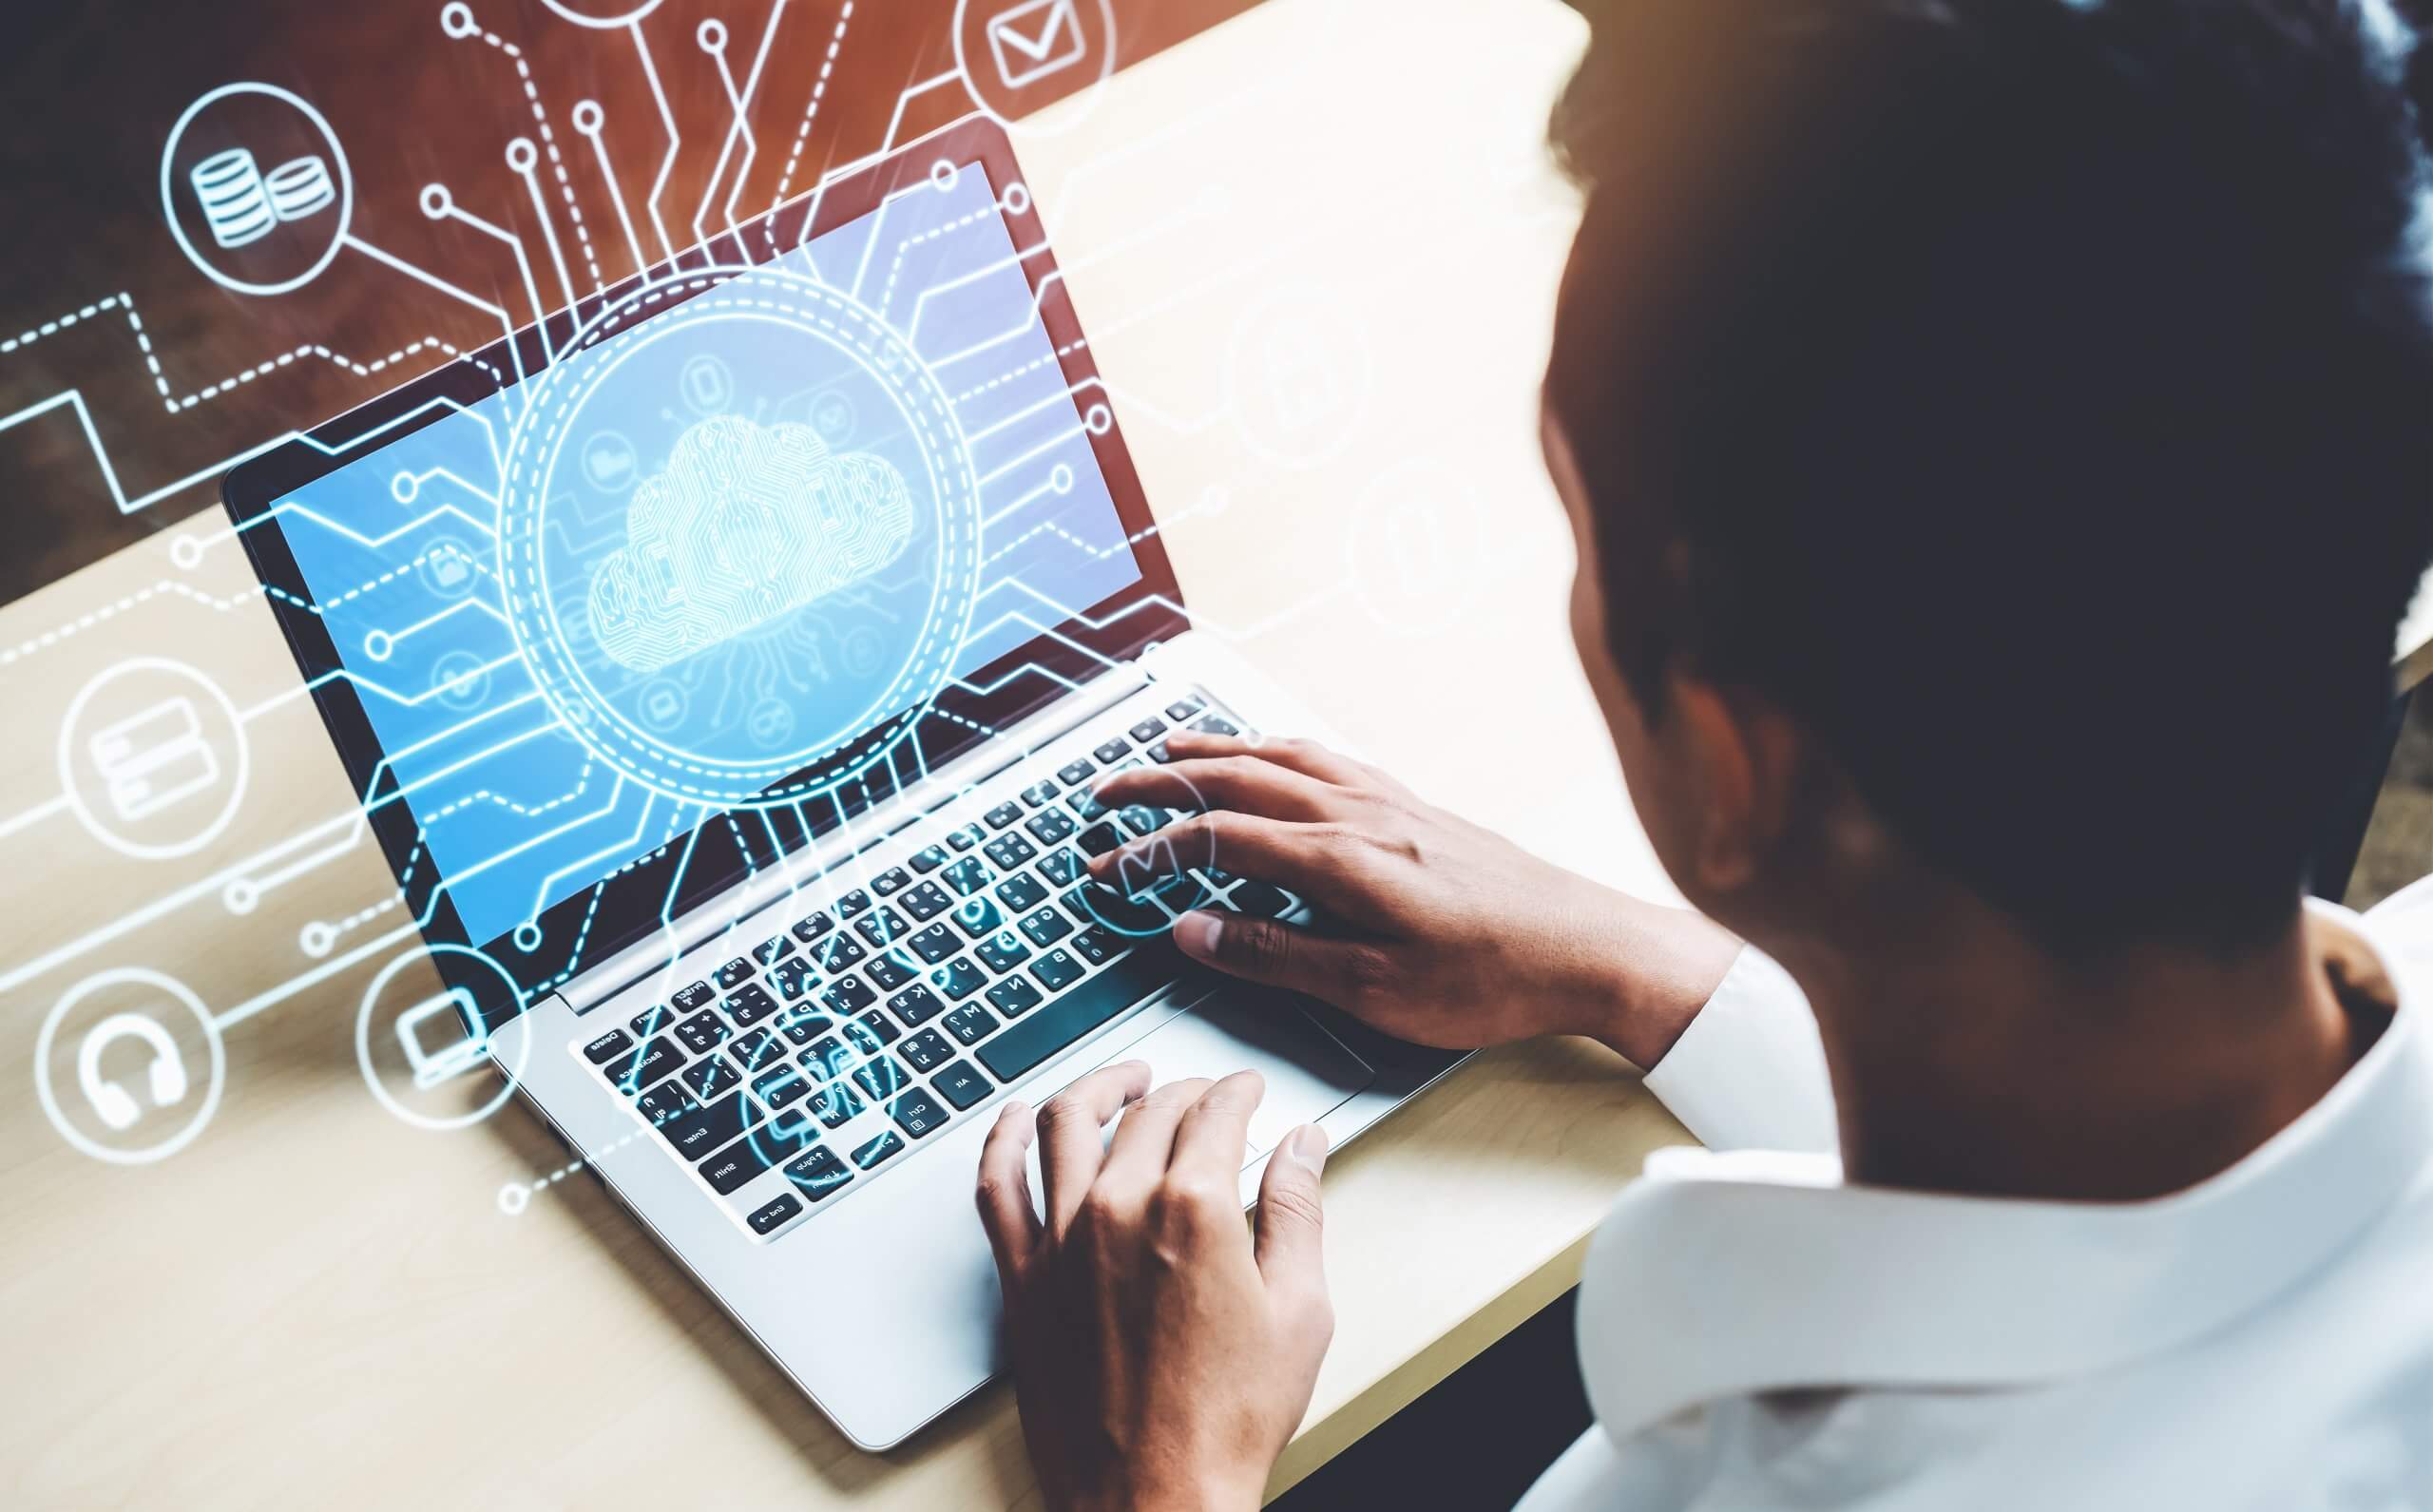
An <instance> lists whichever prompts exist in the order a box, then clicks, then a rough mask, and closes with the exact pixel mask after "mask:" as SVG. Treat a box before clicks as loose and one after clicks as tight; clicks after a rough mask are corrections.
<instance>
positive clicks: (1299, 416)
mask: <svg viewBox="0 0 2433 1512" xmlns="http://www.w3.org/2000/svg"><path fill="white" fill-rule="evenodd" d="M1345 308H1346V301H1345V300H1344V299H1342V298H1340V297H1335V296H1332V295H1330V294H1328V293H1327V292H1326V291H1325V290H1323V289H1320V288H1318V287H1317V286H1316V285H1314V284H1288V285H1285V286H1283V287H1281V288H1277V289H1273V290H1270V291H1269V292H1268V293H1267V294H1265V295H1264V296H1262V297H1259V298H1257V299H1255V300H1254V301H1252V302H1251V303H1250V304H1249V305H1247V306H1245V307H1244V309H1243V310H1242V312H1241V314H1240V315H1239V316H1237V317H1236V319H1235V322H1234V330H1233V334H1232V335H1231V337H1230V338H1229V339H1228V340H1227V342H1226V346H1225V397H1226V409H1227V410H1228V411H1230V412H1231V413H1232V415H1233V417H1234V428H1235V430H1236V432H1237V433H1238V434H1239V435H1240V436H1241V440H1242V445H1243V446H1244V447H1246V448H1247V449H1249V450H1250V451H1251V453H1252V454H1253V455H1255V456H1256V457H1258V458H1259V459H1260V460H1261V461H1264V462H1268V463H1271V464H1273V465H1274V466H1277V467H1283V468H1295V469H1298V468H1313V467H1316V466H1317V465H1318V464H1320V463H1322V462H1326V461H1328V460H1330V459H1331V458H1332V457H1334V456H1336V455H1337V454H1339V453H1340V452H1342V451H1343V450H1344V449H1345V448H1347V447H1349V446H1351V442H1352V438H1353V437H1354V436H1355V435H1356V434H1357V433H1358V432H1359V430H1360V427H1361V426H1362V424H1363V423H1364V422H1365V421H1366V420H1367V419H1368V415H1369V405H1370V399H1371V398H1372V397H1373V395H1374V392H1375V390H1376V376H1377V374H1376V366H1377V365H1376V356H1375V354H1374V353H1373V352H1372V351H1371V350H1370V345H1369V335H1368V332H1367V331H1365V330H1364V329H1363V328H1362V327H1361V326H1360V325H1358V324H1357V323H1355V322H1354V321H1353V320H1352V319H1351V317H1350V316H1347V315H1346V314H1345V313H1344V312H1345Z"/></svg>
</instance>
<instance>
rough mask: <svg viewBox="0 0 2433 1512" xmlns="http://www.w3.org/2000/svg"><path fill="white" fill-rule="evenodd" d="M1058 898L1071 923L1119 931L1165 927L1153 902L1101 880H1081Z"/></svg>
mask: <svg viewBox="0 0 2433 1512" xmlns="http://www.w3.org/2000/svg"><path fill="white" fill-rule="evenodd" d="M1059 901H1060V902H1062V903H1063V905H1064V908H1065V910H1066V911H1067V912H1069V913H1071V914H1072V915H1073V918H1074V920H1075V922H1077V923H1082V924H1102V925H1105V926H1106V927H1107V928H1110V929H1113V930H1115V931H1116V932H1117V933H1119V934H1152V933H1155V932H1156V931H1158V930H1159V929H1162V928H1165V927H1166V916H1165V915H1164V914H1163V913H1160V912H1159V910H1158V909H1157V907H1156V906H1155V905H1153V904H1150V903H1147V902H1144V901H1143V900H1141V899H1139V898H1128V897H1125V896H1124V895H1123V894H1122V893H1121V892H1118V891H1117V890H1115V889H1113V888H1111V887H1108V886H1107V885H1106V884H1105V883H1103V882H1090V883H1085V884H1083V885H1082V887H1081V888H1080V889H1079V890H1075V891H1072V892H1067V893H1066V894H1064V896H1063V898H1062V899H1060V900H1059Z"/></svg>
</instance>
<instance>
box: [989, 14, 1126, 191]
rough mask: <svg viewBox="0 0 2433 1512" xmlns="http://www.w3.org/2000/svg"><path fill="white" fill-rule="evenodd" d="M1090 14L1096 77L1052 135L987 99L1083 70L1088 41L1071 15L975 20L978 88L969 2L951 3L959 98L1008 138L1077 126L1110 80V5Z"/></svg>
mask: <svg viewBox="0 0 2433 1512" xmlns="http://www.w3.org/2000/svg"><path fill="white" fill-rule="evenodd" d="M1095 9H1096V10H1097V11H1098V18H1099V29H1100V35H1101V36H1102V37H1103V38H1105V41H1104V42H1103V44H1102V45H1101V47H1100V48H1099V60H1098V63H1099V67H1098V76H1097V77H1096V78H1094V79H1092V80H1090V81H1089V82H1088V83H1087V84H1085V85H1083V86H1082V88H1081V90H1080V91H1078V92H1079V93H1081V94H1082V102H1081V104H1080V105H1077V106H1075V107H1074V109H1073V112H1072V114H1071V115H1069V116H1067V117H1066V118H1065V119H1064V120H1063V121H1062V122H1060V123H1058V124H1057V126H1056V128H1055V130H1053V131H1043V130H1041V129H1040V128H1039V127H1038V126H1037V125H1035V124H1028V123H1026V122H1024V121H1021V120H1017V119H1015V118H1013V117H1010V116H1008V115H1007V114H1006V112H1005V110H1004V109H1003V108H1002V107H1001V106H1000V105H999V103H998V101H997V100H996V99H993V98H991V96H992V94H1002V95H1006V96H1012V95H1017V94H1019V93H1021V92H1022V91H1024V90H1026V89H1031V88H1036V87H1039V86H1044V85H1046V84H1047V83H1048V82H1049V81H1050V80H1052V79H1057V78H1060V77H1061V76H1063V75H1065V74H1067V73H1069V72H1070V71H1071V70H1073V69H1075V68H1082V69H1084V70H1086V69H1087V67H1089V54H1090V39H1089V38H1088V37H1087V36H1086V35H1085V34H1083V32H1082V25H1081V20H1080V17H1079V15H1078V13H1077V11H1076V10H1072V9H1063V8H1059V7H1056V6H1054V5H1052V4H1050V5H1041V4H1036V3H1033V4H1028V5H1018V6H1007V5H1005V4H1003V3H997V4H995V5H993V6H992V8H991V9H990V10H989V13H988V14H987V16H986V17H983V18H981V24H982V25H983V26H985V27H986V28H987V29H988V51H987V54H986V55H985V56H984V57H982V58H981V59H980V60H979V61H980V62H982V63H983V64H984V65H985V66H986V69H987V76H988V77H990V78H991V79H992V80H993V83H992V84H990V85H988V86H985V87H984V86H983V85H982V83H981V80H982V77H983V75H982V73H981V72H979V71H975V70H974V69H973V67H972V63H973V61H974V60H973V58H972V56H971V47H970V44H968V43H967V42H966V41H965V40H964V38H965V34H966V33H967V32H968V31H969V30H970V29H971V28H970V24H971V22H972V20H973V16H972V14H971V10H972V7H971V0H955V5H954V23H953V26H952V27H951V31H952V33H953V36H954V67H955V71H956V72H957V73H960V74H962V75H963V89H964V93H966V94H967V95H969V96H970V97H971V103H972V104H973V105H978V106H979V107H980V113H981V114H982V115H985V116H987V118H988V119H989V120H991V121H994V122H995V123H997V124H999V125H1001V126H1003V127H1005V128H1006V130H1007V131H1009V132H1014V133H1017V134H1021V135H1026V136H1032V137H1043V136H1062V135H1063V133H1065V132H1067V131H1070V130H1072V129H1073V128H1074V127H1075V126H1078V125H1080V124H1082V122H1083V121H1086V120H1088V119H1089V117H1090V116H1091V114H1092V113H1094V112H1095V111H1096V110H1097V109H1098V104H1099V100H1100V97H1101V96H1102V95H1104V94H1105V93H1106V82H1107V81H1108V80H1109V79H1112V78H1114V77H1115V51H1116V47H1115V40H1116V32H1115V7H1114V5H1113V3H1112V0H1095ZM1065 98H1066V99H1070V98H1071V96H1069V95H1068V96H1066V97H1065ZM1058 103H1059V104H1062V103H1063V102H1062V101H1060V102H1058ZM1017 213H1019V212H1017Z"/></svg>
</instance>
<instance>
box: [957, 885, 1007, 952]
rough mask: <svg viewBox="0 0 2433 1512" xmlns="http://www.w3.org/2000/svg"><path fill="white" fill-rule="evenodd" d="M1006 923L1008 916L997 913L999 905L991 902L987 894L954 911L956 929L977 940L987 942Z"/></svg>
mask: <svg viewBox="0 0 2433 1512" xmlns="http://www.w3.org/2000/svg"><path fill="white" fill-rule="evenodd" d="M1005 922H1006V916H1005V915H1004V914H1002V913H1000V912H998V911H997V905H995V904H994V903H991V902H989V901H988V896H987V894H986V893H982V894H981V895H980V896H978V897H975V898H972V899H970V900H969V901H968V902H967V903H965V904H964V905H963V906H962V907H960V908H958V909H955V910H954V927H955V928H958V929H961V930H962V931H963V932H964V933H966V934H967V935H969V936H971V938H973V939H975V940H985V939H987V937H988V936H989V935H992V934H994V933H996V932H997V930H998V928H1000V927H1002V926H1003V925H1004V924H1005Z"/></svg>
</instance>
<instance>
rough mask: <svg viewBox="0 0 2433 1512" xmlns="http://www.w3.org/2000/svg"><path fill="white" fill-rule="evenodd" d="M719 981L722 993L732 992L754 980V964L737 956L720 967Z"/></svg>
mask: <svg viewBox="0 0 2433 1512" xmlns="http://www.w3.org/2000/svg"><path fill="white" fill-rule="evenodd" d="M717 980H718V987H719V989H720V990H721V991H728V992H731V991H733V990H735V989H736V988H737V987H738V986H742V985H743V984H744V983H746V982H749V981H751V980H752V963H751V962H749V961H747V960H745V959H744V958H743V957H741V956H737V957H736V958H735V959H734V960H732V961H729V962H728V963H727V964H726V965H724V966H722V967H718V973H717Z"/></svg>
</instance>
